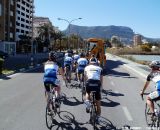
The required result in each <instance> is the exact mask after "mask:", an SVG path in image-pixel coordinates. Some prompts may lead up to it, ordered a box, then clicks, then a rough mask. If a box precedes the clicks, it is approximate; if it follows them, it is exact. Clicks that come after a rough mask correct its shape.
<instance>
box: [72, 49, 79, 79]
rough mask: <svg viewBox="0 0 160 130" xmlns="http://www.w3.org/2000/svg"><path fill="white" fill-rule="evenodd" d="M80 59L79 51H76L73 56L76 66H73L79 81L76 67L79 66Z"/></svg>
mask: <svg viewBox="0 0 160 130" xmlns="http://www.w3.org/2000/svg"><path fill="white" fill-rule="evenodd" d="M79 58H80V56H79V55H78V51H76V52H75V53H74V55H73V60H74V65H73V71H74V72H75V80H77V73H76V66H77V60H78V59H79Z"/></svg>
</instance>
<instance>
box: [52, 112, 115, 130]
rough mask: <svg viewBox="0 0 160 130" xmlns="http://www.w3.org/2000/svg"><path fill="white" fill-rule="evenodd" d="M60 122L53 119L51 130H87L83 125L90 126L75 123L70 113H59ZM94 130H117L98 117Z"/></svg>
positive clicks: (107, 121)
mask: <svg viewBox="0 0 160 130" xmlns="http://www.w3.org/2000/svg"><path fill="white" fill-rule="evenodd" d="M58 117H59V118H60V119H61V121H59V122H58V121H57V120H56V119H53V125H52V128H51V130H88V128H87V127H85V125H91V124H90V123H89V122H86V123H82V122H77V121H76V120H75V117H74V115H73V114H72V113H70V112H68V111H61V112H60V113H59V114H58ZM96 130H117V129H116V127H115V126H114V125H113V124H112V122H111V121H110V120H108V119H107V118H105V117H102V116H101V117H100V121H99V124H97V129H96Z"/></svg>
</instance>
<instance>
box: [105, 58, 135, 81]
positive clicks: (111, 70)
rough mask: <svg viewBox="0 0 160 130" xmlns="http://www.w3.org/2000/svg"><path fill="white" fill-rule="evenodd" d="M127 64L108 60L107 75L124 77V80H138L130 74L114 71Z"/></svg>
mask: <svg viewBox="0 0 160 130" xmlns="http://www.w3.org/2000/svg"><path fill="white" fill-rule="evenodd" d="M124 64H126V63H124V62H122V61H112V60H107V65H106V73H105V74H106V75H111V76H115V77H124V78H136V77H131V76H130V74H128V73H125V72H119V71H116V70H114V69H115V68H118V67H119V66H121V65H124Z"/></svg>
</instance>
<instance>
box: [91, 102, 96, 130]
mask: <svg viewBox="0 0 160 130" xmlns="http://www.w3.org/2000/svg"><path fill="white" fill-rule="evenodd" d="M90 122H91V124H92V126H93V129H94V130H95V129H96V109H95V106H94V105H92V106H91V112H90Z"/></svg>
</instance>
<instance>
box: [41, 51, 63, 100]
mask: <svg viewBox="0 0 160 130" xmlns="http://www.w3.org/2000/svg"><path fill="white" fill-rule="evenodd" d="M48 58H49V59H48V61H47V62H46V63H45V65H44V76H43V82H44V86H45V97H46V100H47V102H48V100H49V96H50V95H49V93H50V86H49V84H52V85H55V86H56V91H57V94H58V97H60V90H61V88H60V81H59V80H58V77H57V73H58V69H59V67H58V65H57V60H56V56H55V54H54V52H50V53H49V57H48Z"/></svg>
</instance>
